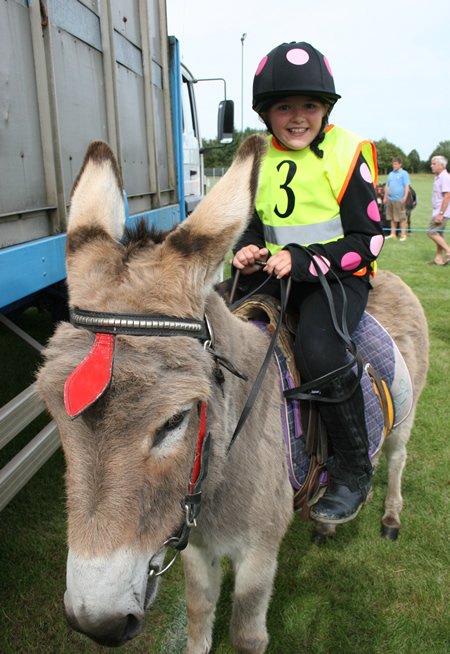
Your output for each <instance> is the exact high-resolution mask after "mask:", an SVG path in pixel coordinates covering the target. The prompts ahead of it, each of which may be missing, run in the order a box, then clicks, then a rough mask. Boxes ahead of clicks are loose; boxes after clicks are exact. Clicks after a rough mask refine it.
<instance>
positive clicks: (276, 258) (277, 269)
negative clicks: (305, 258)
mask: <svg viewBox="0 0 450 654" xmlns="http://www.w3.org/2000/svg"><path fill="white" fill-rule="evenodd" d="M291 269H292V257H291V253H290V252H289V250H280V251H279V252H277V253H276V254H274V255H273V257H270V259H269V260H268V261H267V265H266V267H265V268H264V270H265V271H266V272H267V273H269V274H270V273H271V272H273V273H274V275H276V277H277V279H281V278H282V277H284V276H285V275H289V273H290V272H291Z"/></svg>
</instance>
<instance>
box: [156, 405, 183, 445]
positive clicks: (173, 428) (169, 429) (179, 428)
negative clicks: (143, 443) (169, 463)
mask: <svg viewBox="0 0 450 654" xmlns="http://www.w3.org/2000/svg"><path fill="white" fill-rule="evenodd" d="M189 414H190V410H187V411H180V413H174V415H173V416H171V417H170V418H169V420H167V422H166V423H165V424H164V425H163V427H161V429H160V430H159V431H158V432H157V434H156V436H155V440H154V442H153V447H155V446H158V445H161V443H162V442H163V441H164V440H165V439H166V438H167V445H169V446H170V444H172V443H173V442H175V441H173V437H174V438H176V439H177V438H178V437H181V436H182V435H183V433H184V429H185V428H186V425H187V421H188V417H189ZM170 436H172V438H169V437H170Z"/></svg>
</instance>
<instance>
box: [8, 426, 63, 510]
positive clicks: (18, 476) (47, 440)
mask: <svg viewBox="0 0 450 654" xmlns="http://www.w3.org/2000/svg"><path fill="white" fill-rule="evenodd" d="M60 444H61V442H60V438H59V432H58V428H57V426H56V423H55V422H54V421H53V420H52V421H51V422H50V423H49V424H48V425H47V426H46V427H44V429H42V431H40V432H39V434H38V435H37V436H35V438H33V440H32V441H30V442H29V443H28V445H26V446H25V447H24V448H23V450H21V451H20V452H19V453H18V454H17V455H16V456H15V457H14V458H13V459H12V460H11V461H10V462H9V463H7V464H6V466H5V467H4V468H2V470H0V511H1V510H2V509H4V508H5V506H6V505H7V504H8V502H10V501H11V500H12V498H13V497H14V496H15V495H17V493H18V492H19V491H20V489H21V488H23V487H24V486H25V484H26V483H27V482H28V481H29V480H30V479H31V477H33V475H34V474H35V473H36V472H37V471H38V470H39V469H40V468H41V467H42V466H43V465H44V463H45V462H46V461H47V460H48V459H49V458H50V457H51V455H52V454H53V453H54V452H56V450H57V449H58V447H59V446H60Z"/></svg>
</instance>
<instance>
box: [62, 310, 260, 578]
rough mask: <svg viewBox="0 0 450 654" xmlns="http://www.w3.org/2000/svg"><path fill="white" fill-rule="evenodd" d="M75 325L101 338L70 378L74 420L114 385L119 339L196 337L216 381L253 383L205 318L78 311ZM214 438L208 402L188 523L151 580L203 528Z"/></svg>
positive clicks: (152, 569) (67, 399)
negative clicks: (218, 343)
mask: <svg viewBox="0 0 450 654" xmlns="http://www.w3.org/2000/svg"><path fill="white" fill-rule="evenodd" d="M70 320H71V323H72V324H73V325H74V327H76V328H81V329H86V330H88V331H91V332H94V333H95V341H94V344H93V346H92V348H91V350H90V352H89V354H88V355H87V357H86V358H85V359H84V360H83V361H82V362H81V363H80V364H79V365H78V366H77V367H76V368H75V370H74V371H73V372H72V373H71V374H70V375H69V377H68V378H67V381H66V383H65V386H64V404H65V407H66V411H67V413H68V414H69V416H70V417H71V418H72V419H75V418H77V417H78V416H80V415H81V414H82V413H83V412H84V411H85V410H86V409H87V408H88V407H90V406H92V404H94V403H95V402H96V401H97V400H98V399H99V398H100V397H101V396H102V395H103V394H104V393H105V391H106V390H107V388H108V387H109V385H110V383H111V378H112V372H113V363H114V348H115V337H116V336H117V335H119V334H126V335H131V336H190V337H193V338H196V339H198V340H199V341H200V342H202V343H203V347H204V349H205V351H206V352H208V353H209V354H211V356H212V357H213V359H214V361H215V364H216V366H215V370H214V376H215V378H216V381H217V382H218V383H219V384H222V383H223V381H224V378H223V374H222V371H221V370H220V366H223V367H225V368H226V369H227V370H229V371H230V372H231V373H232V374H233V375H235V376H237V377H240V378H241V379H245V380H247V379H248V377H247V375H246V374H245V373H244V372H242V371H241V370H239V368H237V366H235V365H234V364H233V362H232V361H230V359H228V358H227V357H225V356H224V355H222V354H219V353H217V352H216V351H215V335H214V329H213V326H212V324H211V322H210V320H209V319H208V317H207V316H206V315H205V317H204V320H194V319H190V318H188V319H183V320H180V319H179V318H175V317H172V316H164V315H131V314H117V313H103V312H96V311H84V310H82V309H78V308H75V309H73V310H72V311H71V313H70ZM209 449H210V434H209V432H208V433H207V432H206V402H204V401H203V402H200V403H199V430H198V437H197V446H196V451H195V456H194V462H193V466H192V472H191V476H190V482H189V486H188V492H187V494H186V496H185V498H184V509H185V519H184V522H183V524H182V526H181V527H180V529H179V530H178V532H177V534H176V535H175V536H172V537H170V538H168V539H167V540H166V541H164V543H163V545H162V546H161V547H160V548H159V550H157V551H156V552H155V554H154V555H153V556H152V558H151V559H150V562H149V573H148V574H149V578H150V577H153V576H155V577H157V576H159V575H162V574H163V573H164V572H165V571H166V570H168V569H169V568H170V566H171V565H172V564H173V563H174V561H175V560H176V559H177V557H178V555H179V553H180V551H181V550H183V549H184V548H185V547H186V546H187V544H188V540H189V532H190V530H191V529H192V527H195V526H196V525H197V517H198V515H199V513H200V502H201V488H202V485H203V482H204V480H205V478H206V474H207V472H208V460H209ZM166 547H172V548H174V549H176V550H177V551H176V553H175V555H174V556H173V558H172V559H171V561H170V562H169V563H168V565H167V566H165V567H164V568H163V569H162V570H159V569H158V567H157V566H154V565H152V561H153V559H154V558H155V557H156V556H157V555H158V554H159V553H160V552H161V551H163V550H164V549H165V548H166Z"/></svg>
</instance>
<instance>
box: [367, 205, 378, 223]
mask: <svg viewBox="0 0 450 654" xmlns="http://www.w3.org/2000/svg"><path fill="white" fill-rule="evenodd" d="M367 215H368V216H369V218H370V220H373V221H374V222H376V223H379V222H380V212H379V209H378V205H377V202H376V200H372V202H371V203H370V204H369V206H368V207H367Z"/></svg>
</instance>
